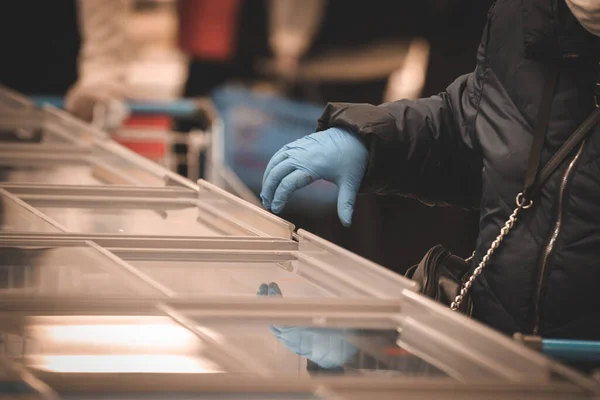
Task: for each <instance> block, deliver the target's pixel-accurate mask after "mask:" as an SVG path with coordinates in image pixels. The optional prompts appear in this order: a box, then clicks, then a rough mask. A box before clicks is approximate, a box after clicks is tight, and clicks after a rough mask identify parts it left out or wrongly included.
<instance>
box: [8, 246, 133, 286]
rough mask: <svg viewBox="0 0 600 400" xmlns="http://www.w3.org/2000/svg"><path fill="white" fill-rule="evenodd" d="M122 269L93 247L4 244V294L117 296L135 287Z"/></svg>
mask: <svg viewBox="0 0 600 400" xmlns="http://www.w3.org/2000/svg"><path fill="white" fill-rule="evenodd" d="M119 268H121V267H120V266H119V265H117V264H115V263H114V261H112V260H110V259H108V258H106V257H104V256H103V255H102V254H101V253H98V252H97V251H96V250H95V249H93V248H89V247H83V246H82V247H44V248H40V247H36V248H33V247H6V246H2V247H0V295H1V294H2V293H23V294H39V295H58V294H61V295H80V296H98V295H105V296H110V295H117V294H127V293H132V292H133V291H134V289H132V288H131V287H130V286H128V285H127V284H126V282H127V281H125V280H123V279H122V277H121V276H117V275H115V273H111V271H117V270H119Z"/></svg>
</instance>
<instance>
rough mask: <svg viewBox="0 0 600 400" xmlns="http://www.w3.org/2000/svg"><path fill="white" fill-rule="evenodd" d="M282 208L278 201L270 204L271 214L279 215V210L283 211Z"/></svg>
mask: <svg viewBox="0 0 600 400" xmlns="http://www.w3.org/2000/svg"><path fill="white" fill-rule="evenodd" d="M283 206H284V204H283V203H281V202H279V201H274V202H273V204H271V211H273V213H275V214H279V213H280V212H281V210H283Z"/></svg>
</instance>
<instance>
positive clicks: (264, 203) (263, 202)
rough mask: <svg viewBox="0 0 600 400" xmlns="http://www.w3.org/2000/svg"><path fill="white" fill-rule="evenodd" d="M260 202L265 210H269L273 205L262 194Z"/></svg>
mask: <svg viewBox="0 0 600 400" xmlns="http://www.w3.org/2000/svg"><path fill="white" fill-rule="evenodd" d="M260 200H261V201H262V204H263V207H264V208H266V209H267V210H268V209H270V208H271V203H269V200H267V198H266V197H265V196H264V195H263V194H262V193H261V194H260Z"/></svg>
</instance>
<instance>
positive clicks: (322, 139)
mask: <svg viewBox="0 0 600 400" xmlns="http://www.w3.org/2000/svg"><path fill="white" fill-rule="evenodd" d="M368 160H369V154H368V151H367V149H366V147H365V145H364V144H363V143H362V142H361V140H360V139H359V138H358V137H357V136H356V135H355V134H353V133H352V132H350V131H347V130H345V129H341V128H330V129H327V130H325V131H322V132H317V133H313V134H312V135H308V136H305V137H303V138H302V139H299V140H296V141H294V142H292V143H290V144H287V145H285V146H283V148H282V149H281V150H279V151H278V152H277V153H276V154H275V155H274V156H273V157H272V158H271V161H269V164H268V165H267V169H266V171H265V174H264V177H263V186H262V192H261V194H260V197H261V199H262V201H263V205H264V206H265V208H267V209H270V210H271V211H273V212H274V213H275V214H277V213H279V212H280V211H281V210H282V209H283V207H284V206H285V203H286V202H287V201H288V200H289V198H290V196H291V195H292V193H294V192H295V191H296V190H298V189H301V188H303V187H305V186H307V185H309V184H311V183H312V182H314V181H316V180H319V179H323V180H326V181H329V182H333V183H335V184H336V185H337V187H338V189H339V193H338V204H337V211H338V216H339V218H340V220H341V221H342V224H343V225H344V226H346V227H347V226H350V223H351V222H352V213H353V212H354V203H355V202H356V196H357V194H358V189H359V187H360V184H361V182H362V178H363V175H364V174H365V169H366V168H367V163H368Z"/></svg>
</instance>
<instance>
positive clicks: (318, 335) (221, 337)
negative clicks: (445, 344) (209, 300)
mask: <svg viewBox="0 0 600 400" xmlns="http://www.w3.org/2000/svg"><path fill="white" fill-rule="evenodd" d="M190 314H191V313H190ZM190 314H188V317H189V316H190ZM191 319H192V320H193V321H194V322H195V323H196V324H197V325H196V326H197V329H199V330H200V331H201V332H203V333H204V334H206V335H207V336H208V337H210V338H211V339H212V340H215V341H216V342H217V343H219V344H220V345H221V346H222V348H224V349H227V350H229V351H234V352H235V351H238V352H244V353H245V354H247V355H248V356H249V357H248V358H249V359H250V360H253V362H254V363H255V366H256V367H260V368H263V369H266V370H269V371H270V372H272V373H277V374H281V375H291V376H300V377H302V376H322V375H329V374H336V375H370V376H373V375H376V376H395V377H401V376H412V377H414V376H428V377H430V376H435V377H446V376H448V375H447V374H446V373H445V372H443V371H441V370H440V369H438V368H436V367H434V366H433V365H431V364H429V363H427V362H426V361H424V360H422V359H421V358H419V357H418V356H416V355H414V354H412V353H410V352H409V351H407V350H405V349H402V348H400V347H399V346H398V345H397V343H396V340H397V339H398V337H399V333H398V331H397V329H396V327H397V323H395V322H394V321H391V320H385V319H383V320H380V321H377V322H375V323H373V322H374V321H371V322H365V321H362V320H360V319H356V320H346V321H329V320H323V319H321V318H317V317H316V316H315V318H311V319H308V318H307V319H297V318H263V319H250V318H244V319H243V320H240V319H239V318H238V319H237V320H236V319H229V320H226V319H225V318H222V319H219V318H214V319H212V318H210V317H205V316H198V317H195V318H194V317H191Z"/></svg>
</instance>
